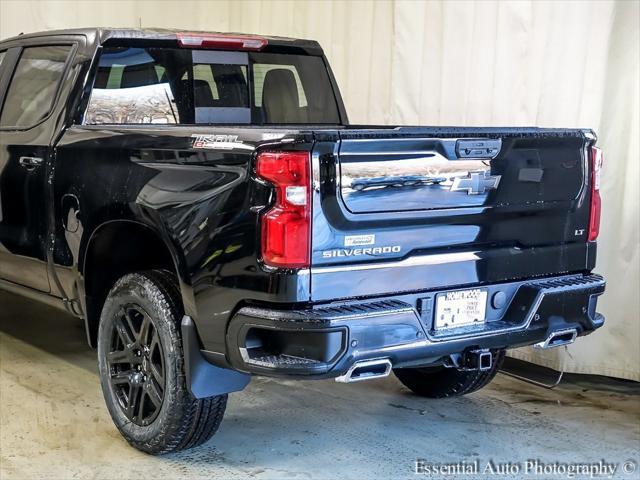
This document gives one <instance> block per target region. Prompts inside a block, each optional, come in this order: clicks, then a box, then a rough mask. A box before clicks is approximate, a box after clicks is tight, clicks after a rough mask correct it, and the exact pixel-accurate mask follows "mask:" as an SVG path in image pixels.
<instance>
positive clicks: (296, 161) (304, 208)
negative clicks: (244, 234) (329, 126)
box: [256, 152, 311, 268]
mask: <svg viewBox="0 0 640 480" xmlns="http://www.w3.org/2000/svg"><path fill="white" fill-rule="evenodd" d="M310 163H311V159H310V156H309V152H263V153H260V154H258V158H257V160H256V173H257V174H258V176H260V177H261V178H263V179H265V180H267V181H269V182H271V183H272V184H273V185H274V187H275V189H276V201H275V204H274V206H273V207H272V208H271V209H270V210H269V211H268V212H266V213H265V214H264V215H263V217H262V223H261V229H262V232H261V235H262V259H263V261H264V263H266V264H267V265H270V266H273V267H281V268H306V267H308V266H309V262H310V251H311V244H310V242H311V238H310V237H311V198H310V197H311V194H310V191H311V177H310V174H309V169H310Z"/></svg>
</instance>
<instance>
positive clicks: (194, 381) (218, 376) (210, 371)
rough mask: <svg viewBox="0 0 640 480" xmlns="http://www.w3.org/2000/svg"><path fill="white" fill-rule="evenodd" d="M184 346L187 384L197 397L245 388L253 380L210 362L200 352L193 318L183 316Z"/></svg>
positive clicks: (243, 374) (248, 376) (211, 395)
mask: <svg viewBox="0 0 640 480" xmlns="http://www.w3.org/2000/svg"><path fill="white" fill-rule="evenodd" d="M181 328H182V346H183V349H184V364H185V373H186V375H187V386H188V388H189V391H190V392H191V394H192V395H193V396H194V397H195V398H207V397H213V396H215V395H223V394H225V393H231V392H239V391H240V390H243V389H244V388H245V387H246V386H247V385H248V384H249V381H250V380H251V376H250V375H247V374H246V373H241V372H236V371H235V370H229V369H226V368H220V367H216V366H215V365H212V364H210V363H209V362H208V361H207V360H206V359H205V358H204V356H203V355H202V353H201V352H200V341H199V340H198V332H197V331H196V326H195V323H193V319H192V318H191V317H189V316H187V315H185V316H184V317H183V318H182V325H181Z"/></svg>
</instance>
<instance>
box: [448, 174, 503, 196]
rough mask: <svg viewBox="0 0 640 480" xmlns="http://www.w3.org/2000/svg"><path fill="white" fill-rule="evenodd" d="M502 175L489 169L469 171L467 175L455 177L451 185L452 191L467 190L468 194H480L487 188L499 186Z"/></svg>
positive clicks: (491, 188)
mask: <svg viewBox="0 0 640 480" xmlns="http://www.w3.org/2000/svg"><path fill="white" fill-rule="evenodd" d="M499 183H500V175H491V174H490V173H489V171H488V170H485V171H483V172H469V174H468V175H467V176H466V177H455V178H454V179H453V184H452V185H451V191H452V192H459V191H462V190H466V191H467V194H468V195H479V194H481V193H484V192H486V191H487V190H493V189H495V188H498V184H499Z"/></svg>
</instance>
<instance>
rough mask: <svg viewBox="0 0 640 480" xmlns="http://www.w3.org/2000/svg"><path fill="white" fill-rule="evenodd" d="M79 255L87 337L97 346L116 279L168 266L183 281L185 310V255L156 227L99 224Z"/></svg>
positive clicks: (133, 222) (129, 223) (122, 221)
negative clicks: (108, 296)
mask: <svg viewBox="0 0 640 480" xmlns="http://www.w3.org/2000/svg"><path fill="white" fill-rule="evenodd" d="M84 245H85V246H84V248H83V249H82V250H81V252H80V255H79V260H80V261H79V264H78V271H79V272H80V277H81V283H82V288H81V291H82V292H83V294H82V297H83V298H82V299H81V300H83V310H84V319H85V328H86V334H87V340H88V342H89V345H90V346H91V347H95V346H96V338H97V332H98V324H99V321H100V313H101V310H102V305H103V304H104V300H105V299H106V296H107V294H108V292H109V290H110V289H111V287H112V286H113V284H114V283H115V282H116V280H117V279H118V278H120V277H122V276H123V275H126V274H127V273H132V272H134V271H140V270H148V269H154V268H161V269H167V270H170V271H172V272H173V273H175V274H176V275H177V277H178V280H179V288H180V293H181V295H182V300H183V304H184V305H185V309H187V305H190V304H191V303H192V302H189V301H188V299H187V298H186V297H187V296H188V294H187V292H186V290H187V288H186V286H187V283H186V281H185V279H186V270H185V268H184V266H185V261H184V258H183V257H182V256H181V255H179V253H178V249H176V248H175V246H174V245H173V243H172V242H171V240H170V239H169V238H168V237H167V236H166V235H163V234H162V233H161V232H160V231H158V230H157V229H156V228H154V227H152V226H150V225H148V224H146V223H142V222H140V221H136V220H128V219H117V220H107V221H105V222H103V223H101V224H100V225H98V226H97V227H95V228H94V229H93V230H92V231H91V234H90V235H88V236H87V240H86V242H84Z"/></svg>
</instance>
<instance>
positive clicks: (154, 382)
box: [106, 304, 165, 426]
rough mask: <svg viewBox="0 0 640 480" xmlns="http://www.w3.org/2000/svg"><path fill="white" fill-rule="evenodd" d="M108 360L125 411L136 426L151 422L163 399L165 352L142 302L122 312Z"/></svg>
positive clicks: (112, 378)
mask: <svg viewBox="0 0 640 480" xmlns="http://www.w3.org/2000/svg"><path fill="white" fill-rule="evenodd" d="M106 360H107V365H108V369H109V375H110V385H111V388H112V389H113V392H114V394H115V395H116V397H117V399H118V403H119V405H120V408H121V409H122V413H124V415H125V416H126V417H127V418H128V419H129V420H130V421H131V422H133V423H135V424H136V425H140V426H146V425H149V424H150V423H151V422H153V421H154V420H155V418H156V417H157V416H158V413H159V412H160V408H161V407H162V402H163V399H164V390H165V366H164V351H163V349H162V343H161V342H160V338H159V336H158V332H157V330H156V328H155V326H154V324H153V321H152V320H151V317H150V316H149V314H148V313H147V312H145V311H144V309H143V308H142V307H140V306H139V305H134V304H130V305H125V306H124V307H123V309H122V310H121V311H120V312H119V314H118V316H117V318H116V319H115V321H114V323H113V327H112V330H111V344H110V349H109V352H108V353H107V357H106Z"/></svg>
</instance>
